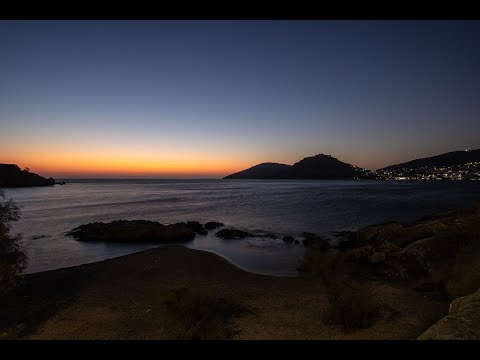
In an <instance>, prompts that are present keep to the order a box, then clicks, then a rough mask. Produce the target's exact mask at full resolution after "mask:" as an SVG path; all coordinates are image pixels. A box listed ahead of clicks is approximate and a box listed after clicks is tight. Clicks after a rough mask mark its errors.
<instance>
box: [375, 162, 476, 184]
mask: <svg viewBox="0 0 480 360" xmlns="http://www.w3.org/2000/svg"><path fill="white" fill-rule="evenodd" d="M375 175H376V177H377V179H385V180H480V161H472V162H469V163H466V164H462V165H452V166H424V167H419V168H414V169H408V168H403V169H395V170H377V171H376V172H375Z"/></svg>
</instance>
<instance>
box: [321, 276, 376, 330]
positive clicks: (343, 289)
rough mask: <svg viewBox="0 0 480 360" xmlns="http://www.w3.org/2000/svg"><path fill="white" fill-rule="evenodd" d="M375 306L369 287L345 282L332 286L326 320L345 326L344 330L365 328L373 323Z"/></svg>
mask: <svg viewBox="0 0 480 360" xmlns="http://www.w3.org/2000/svg"><path fill="white" fill-rule="evenodd" d="M374 316H375V306H374V303H373V301H372V294H371V293H370V291H369V290H368V289H367V288H355V287H352V286H349V285H347V284H345V283H343V282H341V283H339V284H337V285H336V286H335V287H334V288H330V294H329V305H328V309H327V311H326V313H325V315H324V317H325V321H327V322H331V323H334V324H339V325H342V326H343V329H344V331H346V332H349V331H353V330H357V329H365V328H367V327H369V326H371V325H372V323H373V320H374Z"/></svg>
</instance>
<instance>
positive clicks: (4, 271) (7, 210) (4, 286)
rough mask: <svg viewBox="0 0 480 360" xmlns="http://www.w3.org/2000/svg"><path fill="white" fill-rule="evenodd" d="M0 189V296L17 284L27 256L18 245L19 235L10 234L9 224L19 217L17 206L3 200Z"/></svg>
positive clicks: (3, 196) (10, 201)
mask: <svg viewBox="0 0 480 360" xmlns="http://www.w3.org/2000/svg"><path fill="white" fill-rule="evenodd" d="M4 199H5V195H4V193H3V191H2V190H1V189H0V296H1V295H4V294H6V293H8V292H9V291H10V290H12V289H13V288H14V287H15V286H16V285H17V284H18V276H17V275H18V274H19V273H21V272H22V270H23V269H24V268H25V266H26V263H27V256H26V254H25V252H24V250H23V249H22V248H21V246H20V239H21V238H20V236H19V235H16V236H12V235H10V228H11V224H12V222H14V221H17V220H18V219H19V217H20V211H19V208H18V206H17V205H16V204H15V203H14V202H13V201H12V200H8V201H5V200H4Z"/></svg>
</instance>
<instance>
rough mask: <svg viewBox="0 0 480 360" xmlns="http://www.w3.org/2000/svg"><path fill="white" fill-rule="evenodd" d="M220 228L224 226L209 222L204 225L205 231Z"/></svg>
mask: <svg viewBox="0 0 480 360" xmlns="http://www.w3.org/2000/svg"><path fill="white" fill-rule="evenodd" d="M221 226H224V224H223V223H221V222H216V221H209V222H207V223H206V224H205V229H207V230H213V229H216V228H219V227H221Z"/></svg>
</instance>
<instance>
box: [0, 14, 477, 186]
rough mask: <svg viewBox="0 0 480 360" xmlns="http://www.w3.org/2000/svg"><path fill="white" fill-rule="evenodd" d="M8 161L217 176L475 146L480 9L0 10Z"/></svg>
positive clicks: (95, 172)
mask: <svg viewBox="0 0 480 360" xmlns="http://www.w3.org/2000/svg"><path fill="white" fill-rule="evenodd" d="M0 49H1V50H0V52H1V54H0V162H14V163H18V164H19V165H21V166H29V167H30V168H31V169H32V171H37V172H41V173H42V174H43V175H48V176H82V177H92V176H94V177H100V176H101V177H112V174H113V175H115V176H119V177H120V176H122V177H123V176H130V177H132V176H134V177H152V176H153V177H219V176H223V175H227V174H228V173H229V172H232V171H238V170H241V169H243V168H245V167H249V166H252V165H255V164H257V163H260V162H265V161H274V162H282V163H289V164H291V163H294V162H296V161H298V160H300V159H302V158H303V157H305V156H311V155H314V154H318V153H327V154H332V155H333V156H335V157H337V158H339V159H340V160H342V161H345V162H349V163H353V164H355V165H358V166H362V167H366V168H369V169H377V168H380V167H383V166H386V165H390V164H393V163H398V162H403V161H408V160H412V159H413V158H418V157H425V156H431V155H436V154H439V153H443V152H448V151H453V150H462V149H472V148H479V147H480V146H479V144H480V22H479V21H469V22H467V21H0Z"/></svg>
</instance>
